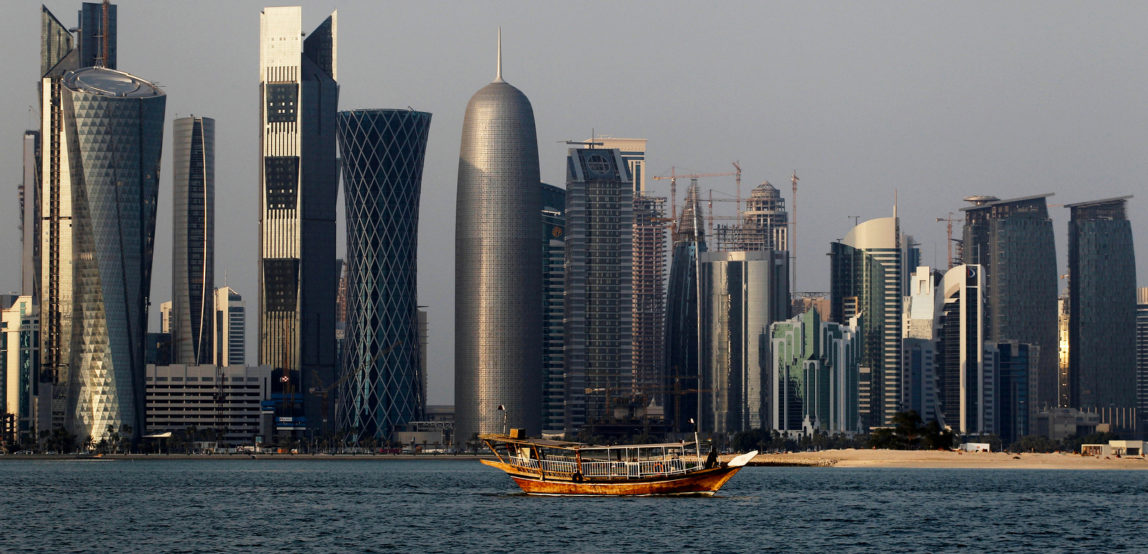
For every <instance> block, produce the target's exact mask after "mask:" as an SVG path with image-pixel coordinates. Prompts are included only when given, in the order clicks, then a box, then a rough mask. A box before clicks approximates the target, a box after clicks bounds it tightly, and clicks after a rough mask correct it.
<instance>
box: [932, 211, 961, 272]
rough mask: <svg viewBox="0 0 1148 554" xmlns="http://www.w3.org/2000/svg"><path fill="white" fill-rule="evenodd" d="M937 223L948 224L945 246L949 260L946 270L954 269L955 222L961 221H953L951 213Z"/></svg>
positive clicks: (940, 218) (939, 218) (938, 219)
mask: <svg viewBox="0 0 1148 554" xmlns="http://www.w3.org/2000/svg"><path fill="white" fill-rule="evenodd" d="M937 221H938V222H941V221H944V222H945V223H947V225H946V226H945V227H946V232H947V235H946V237H945V238H946V239H947V240H946V241H945V246H946V247H947V250H946V255H947V256H948V258H947V260H948V264H947V266H946V268H945V269H952V268H953V222H954V221H960V220H959V219H953V212H949V215H948V217H938V218H937Z"/></svg>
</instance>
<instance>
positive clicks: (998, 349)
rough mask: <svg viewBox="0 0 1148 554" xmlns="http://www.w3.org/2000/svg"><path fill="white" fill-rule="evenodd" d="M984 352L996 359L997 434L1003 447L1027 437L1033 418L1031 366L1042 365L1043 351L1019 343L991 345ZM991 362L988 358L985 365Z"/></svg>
mask: <svg viewBox="0 0 1148 554" xmlns="http://www.w3.org/2000/svg"><path fill="white" fill-rule="evenodd" d="M985 351H986V353H988V354H992V356H993V360H992V364H993V368H994V371H995V373H996V379H997V381H996V386H995V387H994V389H993V394H994V396H995V397H996V402H995V406H994V410H995V412H996V418H997V424H996V428H995V430H994V432H995V433H997V434H998V435H1000V438H1001V440H1002V441H1004V444H1009V443H1012V442H1015V441H1016V440H1017V439H1019V438H1021V437H1023V436H1025V435H1027V434H1028V429H1029V419H1030V418H1033V414H1032V413H1031V412H1030V411H1029V402H1028V391H1029V387H1028V376H1029V366H1030V365H1035V364H1036V363H1038V362H1039V358H1040V352H1039V349H1038V348H1036V347H1035V346H1033V345H1031V344H1027V343H1023V342H1017V341H1004V342H999V343H996V344H992V345H988V347H987V348H986V349H985ZM988 363H989V361H988V358H987V357H986V360H985V365H988Z"/></svg>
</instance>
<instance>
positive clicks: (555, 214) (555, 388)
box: [541, 183, 585, 434]
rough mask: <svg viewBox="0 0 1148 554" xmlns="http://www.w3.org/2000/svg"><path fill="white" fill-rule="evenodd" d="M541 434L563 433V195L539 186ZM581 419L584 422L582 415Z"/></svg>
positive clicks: (551, 187)
mask: <svg viewBox="0 0 1148 554" xmlns="http://www.w3.org/2000/svg"><path fill="white" fill-rule="evenodd" d="M541 186H542V214H541V215H542V326H543V337H542V432H543V433H547V434H560V433H565V431H566V364H565V362H564V361H563V360H564V358H563V348H564V344H563V337H565V335H566V333H565V329H564V327H563V324H564V322H565V314H566V310H565V305H564V297H565V294H566V191H565V190H564V189H562V188H561V187H556V186H554V185H548V184H546V183H542V185H541ZM579 417H580V418H582V419H584V418H585V414H584V413H583V414H581V415H580V416H579Z"/></svg>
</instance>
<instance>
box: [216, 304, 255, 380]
mask: <svg viewBox="0 0 1148 554" xmlns="http://www.w3.org/2000/svg"><path fill="white" fill-rule="evenodd" d="M212 343H213V344H212V351H213V352H215V358H214V359H215V365H217V366H221V367H227V366H233V365H238V366H241V365H244V364H246V363H247V362H246V360H247V356H246V352H247V310H246V307H245V306H244V304H243V297H242V296H240V295H239V293H238V292H235V289H233V288H231V287H219V288H217V289H215V339H214V340H213V341H212Z"/></svg>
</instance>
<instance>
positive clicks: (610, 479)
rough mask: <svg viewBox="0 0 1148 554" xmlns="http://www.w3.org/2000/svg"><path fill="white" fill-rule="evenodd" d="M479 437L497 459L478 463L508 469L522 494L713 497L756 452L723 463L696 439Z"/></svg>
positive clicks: (517, 432) (515, 433)
mask: <svg viewBox="0 0 1148 554" xmlns="http://www.w3.org/2000/svg"><path fill="white" fill-rule="evenodd" d="M479 439H481V440H482V441H483V442H485V443H486V446H487V447H488V448H489V449H490V450H491V452H493V453H494V455H495V457H496V458H497V460H482V463H484V464H486V465H488V466H491V467H495V468H498V469H501V470H502V471H504V472H506V474H507V475H510V477H511V479H514V482H515V483H518V486H519V487H521V488H522V490H523V491H524V492H525V493H527V494H539V495H573V496H611V495H633V496H652V495H699V496H712V495H713V494H714V493H715V492H717V491H718V489H720V488H721V487H722V485H725V483H726V481H729V480H730V478H731V477H733V476H734V474H735V473H737V472H738V471H739V470H740V469H741V468H742V467H743V466H744V465H745V464H746V463H748V462H749V461H750V460H751V459H753V457H754V456H755V455H757V451H756V450H755V451H753V452H750V453H748V454H743V455H741V456H738V457H736V458H734V459H732V460H730V461H729V462H728V463H722V462H719V461H718V460H717V453H716V452H710V454H709V455H708V456H707V457H706V458H704V459H703V458H702V456H701V454H700V451H699V449H698V447H697V443H696V442H695V443H685V442H681V443H662V444H631V445H614V446H592V445H588V444H583V443H578V442H565V441H554V440H545V439H527V438H525V436H524V434H523V433H521V432H520V430H518V429H513V430H511V434H510V435H502V434H486V435H480V436H479Z"/></svg>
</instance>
